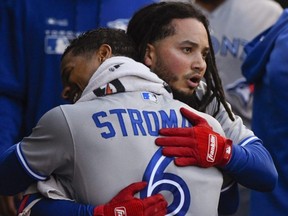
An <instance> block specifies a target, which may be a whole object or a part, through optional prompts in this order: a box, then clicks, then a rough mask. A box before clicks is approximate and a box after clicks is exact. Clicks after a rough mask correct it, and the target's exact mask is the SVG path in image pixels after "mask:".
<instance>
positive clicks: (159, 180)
mask: <svg viewBox="0 0 288 216" xmlns="http://www.w3.org/2000/svg"><path fill="white" fill-rule="evenodd" d="M180 107H186V108H188V109H190V110H192V111H193V112H196V113H197V114H198V115H201V116H202V117H204V118H205V119H206V120H207V121H208V123H209V124H210V125H211V126H212V127H213V130H214V131H216V132H218V133H220V134H221V135H224V132H223V130H222V128H221V126H220V124H219V123H218V122H217V121H216V120H215V119H214V118H212V117H211V116H210V115H208V114H204V113H200V112H198V111H195V110H193V109H192V108H190V107H188V106H187V105H185V104H183V103H181V102H179V101H176V100H173V99H172V95H171V94H170V93H169V92H168V91H167V89H166V88H165V83H164V82H163V81H162V80H161V79H159V78H158V77H157V76H156V75H155V74H154V73H151V72H150V70H149V68H147V67H146V66H144V65H143V64H141V63H137V62H135V61H134V60H132V59H129V58H126V57H112V58H109V59H107V60H105V62H104V63H103V64H102V65H101V66H100V67H99V69H98V70H97V71H96V72H95V73H94V75H93V76H92V78H91V79H90V81H89V84H88V86H87V87H86V88H85V90H84V92H83V94H82V96H81V98H80V99H79V101H78V102H77V103H76V104H74V105H62V106H58V107H56V108H54V109H52V110H51V111H49V112H47V113H46V114H45V115H44V116H43V117H42V118H41V119H40V121H39V123H38V124H37V126H36V127H35V128H34V130H33V132H32V134H31V135H30V136H29V137H26V138H24V139H23V140H22V141H21V142H20V143H19V144H17V145H16V146H15V147H12V148H10V149H9V150H8V151H7V152H8V153H6V154H5V155H6V160H3V161H2V163H0V175H1V176H2V174H3V172H5V176H7V179H9V181H7V179H6V181H5V180H0V185H1V188H0V192H1V193H4V192H5V193H9V192H11V191H12V190H17V189H18V190H19V191H21V190H23V185H24V186H27V184H30V182H31V180H30V181H29V180H27V181H26V182H25V179H27V174H26V173H28V174H29V175H30V176H31V177H30V178H33V179H35V180H40V181H43V180H46V179H47V178H48V176H50V175H51V174H54V175H56V176H57V179H58V180H59V181H60V182H61V184H62V185H63V187H64V189H65V190H66V192H67V194H68V195H69V198H72V199H75V200H76V201H78V202H80V203H87V204H88V203H89V204H91V205H100V204H103V203H107V202H108V201H109V200H111V198H113V197H114V196H115V195H116V194H117V193H118V192H119V191H120V190H121V189H123V188H124V187H126V186H127V185H129V184H130V183H133V182H137V181H141V180H144V181H147V182H148V188H147V190H144V191H141V192H140V194H139V196H140V197H142V198H143V197H146V196H149V195H151V194H154V193H158V192H164V193H163V194H164V197H165V199H166V200H167V201H168V203H170V205H169V208H168V212H169V213H171V215H195V216H196V215H202V216H213V215H215V216H216V215H217V214H218V213H217V208H218V202H219V196H220V191H221V186H222V183H223V176H222V173H221V172H220V171H219V170H218V169H217V168H214V167H212V168H207V169H203V168H199V167H194V166H189V167H177V166H175V164H174V162H173V158H168V157H164V156H162V153H161V148H159V147H158V146H156V145H155V143H154V141H155V139H156V138H157V137H158V130H159V129H160V128H168V127H169V128H171V127H190V126H191V125H190V123H189V122H188V121H187V119H185V118H183V116H182V115H181V113H180V111H179V109H180ZM9 152H10V153H9ZM15 155H16V157H15ZM2 159H3V157H2ZM5 163H6V164H5ZM15 164H18V166H19V164H20V166H19V167H18V169H17V170H16V169H15V168H14V169H13V170H11V169H9V166H15ZM21 173H22V175H21ZM15 174H17V175H18V176H17V177H18V178H17V177H16V178H15V176H13V175H15ZM12 176H13V178H12ZM25 176H26V177H25ZM20 183H21V184H20ZM21 187H22V188H21ZM208 200H209V202H208ZM206 201H207V202H206Z"/></svg>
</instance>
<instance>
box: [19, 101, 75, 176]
mask: <svg viewBox="0 0 288 216" xmlns="http://www.w3.org/2000/svg"><path fill="white" fill-rule="evenodd" d="M17 155H18V158H19V160H20V161H21V164H22V166H23V167H24V168H25V170H26V171H27V172H28V173H29V174H30V175H32V176H34V178H36V179H37V180H45V179H46V177H48V176H49V175H50V174H51V173H52V172H53V173H54V174H56V175H62V176H66V177H68V176H70V177H71V176H72V175H73V167H74V148H73V139H72V136H71V133H70V129H69V126H68V123H67V121H66V118H65V116H64V114H63V112H62V109H61V107H60V106H59V107H56V108H54V109H52V110H50V111H49V112H47V113H46V114H45V115H44V116H43V117H42V118H41V119H40V121H39V122H38V124H37V126H36V127H35V128H34V129H33V131H32V134H31V135H30V136H29V137H26V138H24V139H23V140H22V141H21V143H20V144H19V147H18V150H17ZM68 179H69V177H68Z"/></svg>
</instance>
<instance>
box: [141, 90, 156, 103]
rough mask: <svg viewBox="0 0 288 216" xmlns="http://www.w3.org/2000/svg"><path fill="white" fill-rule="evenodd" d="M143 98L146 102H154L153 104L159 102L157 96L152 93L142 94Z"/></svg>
mask: <svg viewBox="0 0 288 216" xmlns="http://www.w3.org/2000/svg"><path fill="white" fill-rule="evenodd" d="M141 94H142V98H143V99H144V100H150V101H153V102H157V97H156V95H155V94H153V93H150V92H142V93H141Z"/></svg>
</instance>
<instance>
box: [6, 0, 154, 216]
mask: <svg viewBox="0 0 288 216" xmlns="http://www.w3.org/2000/svg"><path fill="white" fill-rule="evenodd" d="M151 2H152V1H151V0H150V1H149V0H137V1H130V0H127V1H126V0H124V1H123V0H114V1H100V0H99V1H98V0H97V1H95V0H85V1H82V0H49V1H38V0H17V1H11V0H1V1H0V29H1V34H0V44H1V49H0V55H1V60H0V119H1V121H0V154H1V153H2V152H3V151H4V150H6V149H7V148H9V147H10V146H11V145H13V144H15V143H17V142H18V141H19V140H20V139H22V138H23V137H24V136H27V135H28V134H30V133H31V130H32V128H33V127H34V126H35V125H36V123H37V121H38V120H39V118H40V117H41V116H42V115H43V114H44V113H45V112H46V111H48V110H50V109H51V108H53V107H55V106H57V105H59V104H64V103H66V102H65V101H64V100H63V99H62V98H61V91H62V85H61V79H60V75H59V65H60V57H61V54H62V53H63V51H64V50H65V48H66V46H67V45H68V44H69V41H70V40H71V39H73V38H74V37H75V36H77V35H79V34H80V33H81V32H83V31H86V30H89V29H94V28H97V27H100V26H104V27H105V26H107V27H111V28H121V29H125V28H126V27H127V23H128V21H129V18H130V17H131V16H132V14H133V12H134V11H135V10H136V9H138V8H140V7H142V6H144V5H146V4H148V3H151ZM1 214H2V215H4V216H15V215H16V209H15V205H14V201H13V197H2V196H1V197H0V215H1Z"/></svg>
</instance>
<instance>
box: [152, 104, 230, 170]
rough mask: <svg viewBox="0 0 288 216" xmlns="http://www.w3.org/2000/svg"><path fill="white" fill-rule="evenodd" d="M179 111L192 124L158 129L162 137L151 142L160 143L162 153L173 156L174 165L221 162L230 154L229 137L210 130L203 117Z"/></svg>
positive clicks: (224, 162)
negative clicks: (185, 126)
mask: <svg viewBox="0 0 288 216" xmlns="http://www.w3.org/2000/svg"><path fill="white" fill-rule="evenodd" d="M180 111H181V113H182V115H183V116H185V117H186V118H187V119H188V120H189V121H190V122H191V123H192V125H194V126H193V127H191V128H165V129H160V130H159V133H160V134H161V135H163V136H165V137H160V138H157V139H156V141H155V142H156V145H158V146H163V147H164V148H163V150H162V154H163V155H165V156H168V157H176V159H175V160H174V162H175V164H176V165H177V166H188V165H196V166H199V167H211V166H225V165H226V164H227V163H228V162H229V160H230V158H231V156H232V141H231V140H229V139H226V138H225V137H223V136H221V135H220V134H218V133H216V132H214V131H213V129H212V127H210V125H209V124H208V123H207V121H206V120H205V119H204V118H202V117H200V116H198V115H196V114H195V113H193V112H191V111H189V110H187V109H185V108H181V109H180Z"/></svg>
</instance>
